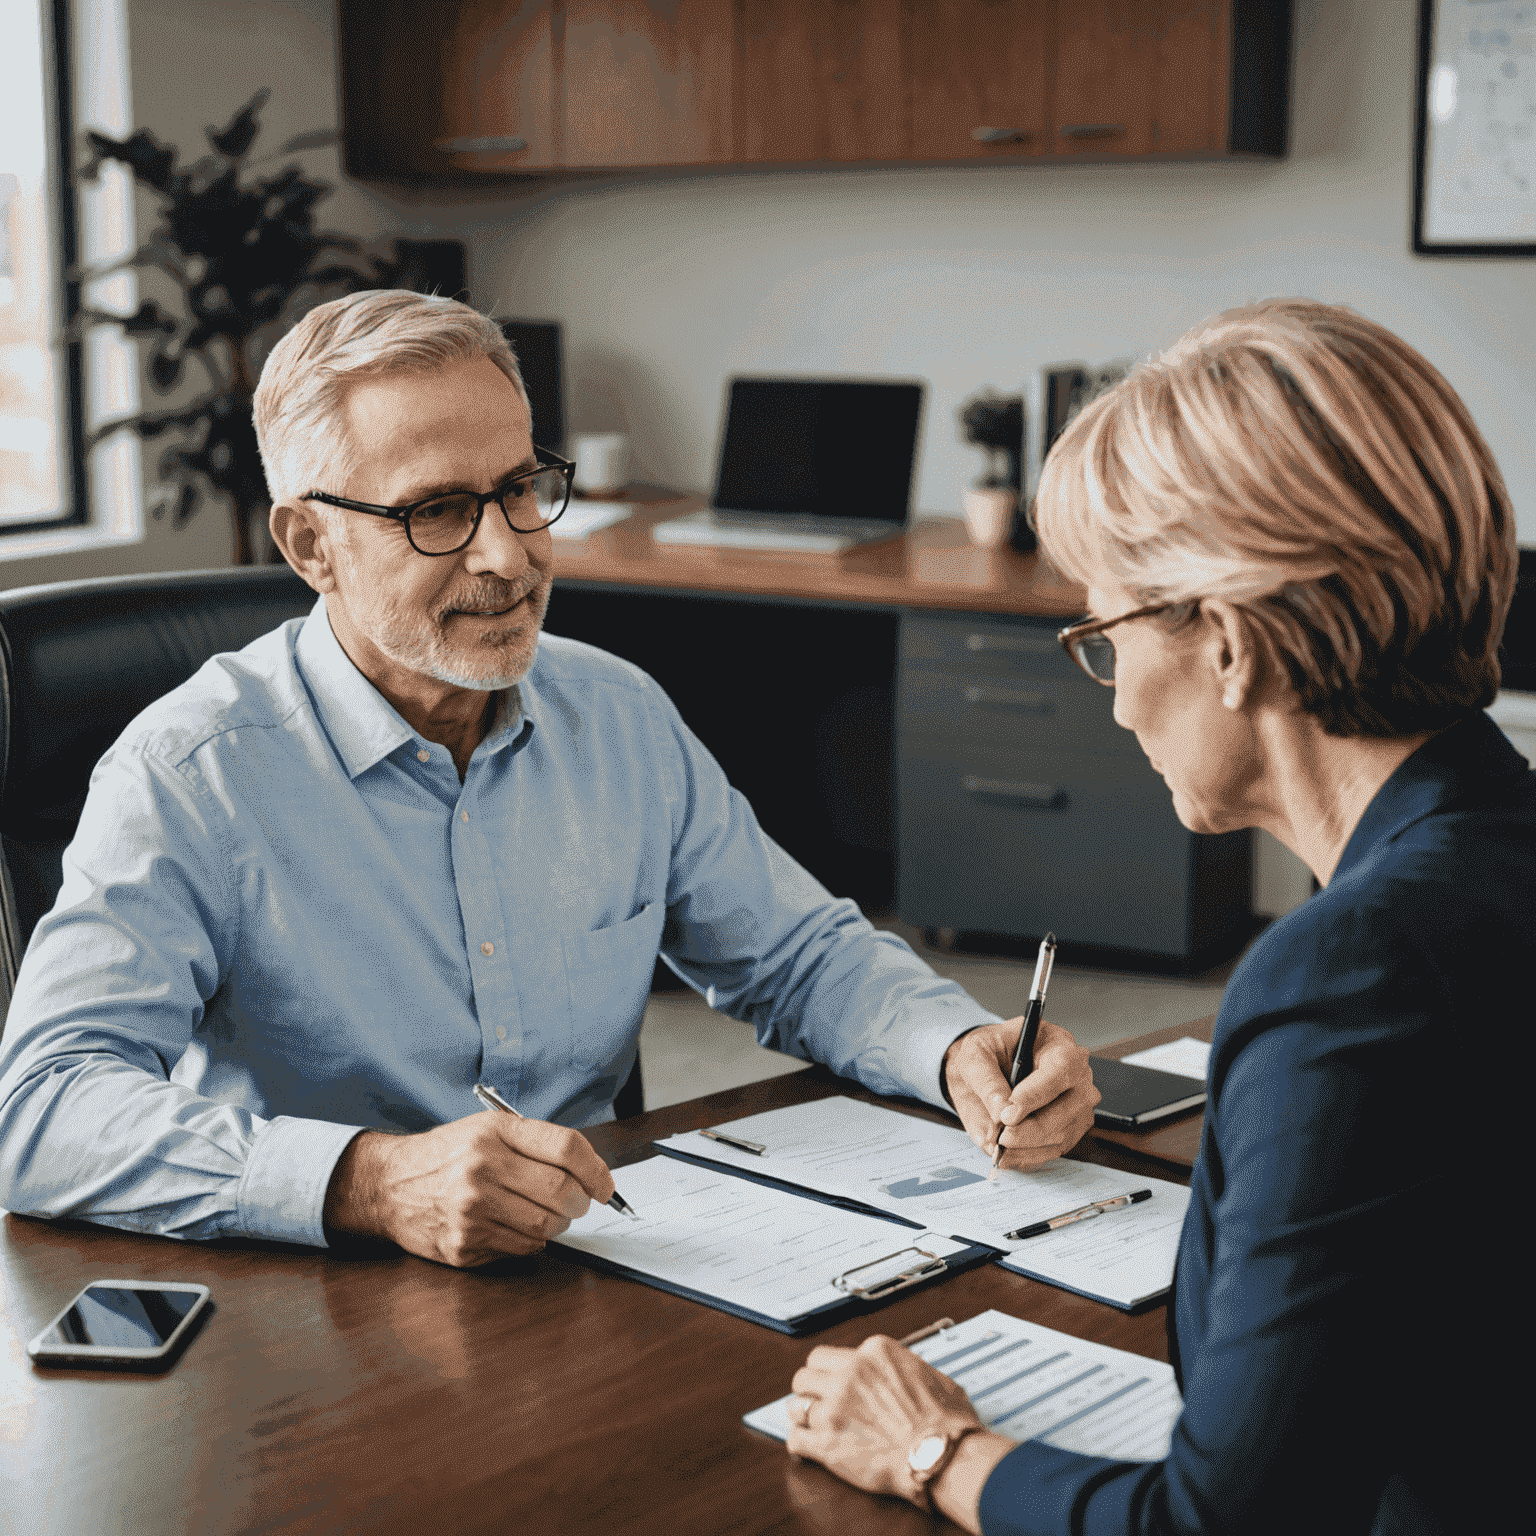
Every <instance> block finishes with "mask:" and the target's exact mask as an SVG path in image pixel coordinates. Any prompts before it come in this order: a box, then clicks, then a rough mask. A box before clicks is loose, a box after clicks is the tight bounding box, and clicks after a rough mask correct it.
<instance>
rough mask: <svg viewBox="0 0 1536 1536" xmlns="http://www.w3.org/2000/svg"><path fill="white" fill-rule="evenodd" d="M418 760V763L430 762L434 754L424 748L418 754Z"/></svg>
mask: <svg viewBox="0 0 1536 1536" xmlns="http://www.w3.org/2000/svg"><path fill="white" fill-rule="evenodd" d="M416 761H417V762H418V763H430V762H431V761H432V754H431V753H430V752H428V751H427V750H426V749H425V748H423V749H422V750H421V751H420V752H418V753H417V754H416Z"/></svg>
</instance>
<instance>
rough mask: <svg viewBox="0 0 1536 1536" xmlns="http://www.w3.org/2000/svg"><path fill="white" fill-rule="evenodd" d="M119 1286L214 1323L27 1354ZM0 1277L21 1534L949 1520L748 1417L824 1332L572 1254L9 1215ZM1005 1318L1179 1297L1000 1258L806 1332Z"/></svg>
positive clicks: (810, 1079)
mask: <svg viewBox="0 0 1536 1536" xmlns="http://www.w3.org/2000/svg"><path fill="white" fill-rule="evenodd" d="M831 1093H846V1094H850V1095H852V1096H853V1097H856V1098H864V1099H869V1098H871V1097H872V1096H871V1095H869V1094H866V1093H865V1092H864V1091H863V1090H862V1089H860V1088H858V1087H856V1086H855V1085H852V1084H849V1083H846V1082H843V1081H840V1080H839V1079H837V1078H834V1077H833V1076H832V1075H831V1074H830V1073H828V1072H827V1071H825V1069H822V1068H815V1069H813V1070H811V1071H808V1072H802V1073H797V1074H794V1075H792V1076H789V1077H780V1078H775V1079H772V1080H770V1081H768V1082H765V1083H759V1084H755V1085H753V1086H751V1087H749V1088H743V1089H736V1090H732V1091H731V1092H728V1093H720V1094H715V1095H713V1096H711V1097H710V1098H706V1099H699V1100H695V1101H694V1102H692V1103H689V1104H681V1105H675V1106H673V1107H671V1108H668V1109H663V1110H657V1111H654V1112H653V1113H651V1114H648V1115H643V1116H637V1117H636V1118H634V1119H632V1120H627V1121H623V1122H620V1123H616V1124H614V1125H610V1126H604V1127H601V1128H599V1129H597V1130H595V1131H594V1132H592V1140H593V1143H594V1144H595V1145H596V1147H597V1149H598V1151H599V1152H601V1153H602V1155H603V1156H604V1157H605V1158H607V1159H608V1161H609V1162H610V1164H613V1165H615V1166H618V1165H622V1164H624V1163H627V1162H633V1161H636V1160H637V1159H639V1158H642V1157H644V1156H646V1155H648V1153H649V1151H650V1145H649V1144H650V1142H651V1140H652V1139H653V1138H655V1137H658V1136H666V1135H671V1134H673V1133H675V1132H678V1131H682V1130H686V1129H692V1128H697V1127H699V1126H702V1125H710V1124H718V1123H719V1122H720V1121H722V1120H726V1119H730V1118H733V1117H735V1116H739V1115H745V1114H752V1113H755V1112H757V1111H760V1110H764V1109H771V1108H776V1107H778V1106H780V1105H783V1104H788V1103H795V1102H800V1101H803V1100H806V1099H811V1098H819V1097H823V1096H825V1095H827V1094H831ZM923 1112H924V1113H927V1114H932V1113H933V1112H932V1111H923ZM935 1118H940V1117H938V1116H935ZM1083 1150H1084V1152H1085V1154H1086V1155H1087V1156H1088V1157H1089V1158H1091V1159H1092V1160H1094V1161H1101V1162H1111V1163H1116V1164H1117V1165H1118V1163H1119V1155H1118V1154H1119V1149H1117V1148H1115V1147H1113V1146H1109V1145H1104V1146H1100V1145H1099V1144H1097V1143H1096V1142H1093V1141H1092V1139H1091V1138H1090V1141H1089V1142H1088V1143H1087V1144H1085V1147H1084V1149H1083ZM109 1276H110V1277H121V1278H129V1279H146V1280H149V1279H180V1280H199V1281H203V1282H205V1283H206V1284H208V1285H209V1286H210V1287H211V1288H212V1290H213V1296H214V1302H215V1308H216V1309H215V1311H214V1312H213V1314H212V1315H211V1317H210V1318H209V1320H208V1322H207V1323H206V1325H205V1326H204V1328H203V1329H202V1332H201V1333H200V1335H199V1336H198V1337H196V1338H194V1339H193V1341H192V1343H191V1345H190V1347H189V1348H188V1350H187V1352H186V1354H185V1355H184V1356H183V1358H182V1359H181V1360H180V1361H179V1362H178V1363H177V1364H176V1365H175V1366H174V1368H173V1369H172V1370H170V1371H169V1372H168V1373H166V1374H164V1375H163V1376H158V1377H155V1376H133V1375H123V1374H118V1373H113V1372H86V1371H53V1370H38V1369H35V1368H34V1367H32V1366H31V1364H30V1363H29V1362H28V1360H27V1358H26V1355H25V1353H24V1351H25V1348H26V1344H27V1341H28V1340H29V1339H30V1338H31V1337H32V1336H33V1335H34V1334H35V1333H36V1332H37V1330H38V1329H39V1328H41V1327H42V1326H43V1325H44V1324H45V1323H46V1322H47V1321H48V1320H49V1318H50V1317H52V1316H53V1314H54V1313H55V1312H56V1311H58V1309H59V1308H60V1307H62V1306H63V1305H64V1303H65V1302H66V1301H68V1300H69V1299H70V1297H71V1296H73V1295H74V1294H75V1292H76V1291H77V1290H78V1289H79V1288H80V1287H81V1286H82V1285H83V1284H85V1283H86V1282H88V1281H90V1280H92V1279H101V1278H105V1277H109ZM0 1285H3V1294H4V1297H5V1304H4V1309H5V1315H4V1320H3V1327H0V1339H3V1345H4V1350H3V1358H4V1364H3V1366H0V1422H3V1423H4V1426H5V1428H4V1432H3V1433H0V1489H3V1492H0V1511H3V1514H4V1516H5V1517H6V1518H4V1519H0V1528H3V1529H5V1530H7V1531H9V1530H15V1531H17V1532H25V1533H27V1536H44V1533H50V1536H52V1533H57V1536H96V1533H106V1532H109V1531H110V1532H113V1533H120V1536H140V1533H144V1536H151V1533H152V1536H161V1533H165V1532H181V1531H187V1532H192V1531H195V1532H197V1533H199V1536H205V1533H206V1536H215V1533H225V1532H235V1531H240V1532H247V1531H284V1532H315V1533H325V1536H332V1533H341V1532H357V1533H359V1536H361V1533H365V1532H366V1533H369V1536H376V1533H390V1532H401V1533H404V1532H411V1533H419V1532H424V1531H431V1532H438V1531H445V1532H447V1531H451V1532H476V1531H486V1532H496V1533H498V1536H500V1533H502V1532H505V1531H507V1530H513V1531H528V1532H544V1531H556V1530H558V1531H560V1532H561V1533H580V1532H593V1533H601V1536H618V1533H623V1532H636V1533H638V1532H655V1531H669V1532H675V1533H677V1536H694V1533H711V1536H712V1533H715V1532H726V1531H729V1532H731V1533H733V1536H750V1533H755V1532H764V1533H766V1532H774V1533H788V1532H806V1533H824V1536H832V1533H835V1536H862V1533H866V1532H867V1533H869V1536H875V1533H877V1532H878V1533H881V1536H888V1533H893V1532H894V1533H900V1532H917V1531H927V1530H931V1529H934V1526H932V1525H930V1523H929V1522H928V1520H927V1519H926V1517H925V1516H923V1515H920V1514H919V1513H918V1512H917V1511H915V1510H913V1509H911V1508H910V1507H908V1506H906V1505H904V1504H897V1503H894V1502H890V1501H885V1500H877V1499H873V1498H870V1497H868V1496H867V1495H865V1494H862V1493H858V1492H856V1491H854V1490H853V1489H850V1488H848V1487H846V1486H844V1485H843V1484H841V1483H839V1482H838V1481H837V1480H836V1479H835V1478H833V1477H832V1476H831V1475H830V1474H828V1473H826V1472H824V1471H823V1470H822V1469H821V1468H819V1467H816V1466H812V1465H804V1464H797V1463H794V1462H791V1461H790V1460H789V1458H788V1457H787V1456H786V1455H785V1453H784V1450H783V1448H782V1447H781V1446H779V1445H777V1444H774V1443H773V1442H770V1441H768V1440H765V1439H763V1438H761V1437H760V1436H758V1435H756V1434H754V1433H753V1432H751V1431H750V1430H748V1429H746V1428H744V1427H743V1425H742V1424H741V1422H740V1421H741V1415H742V1414H743V1413H744V1412H746V1411H747V1410H748V1409H750V1408H755V1407H757V1406H758V1405H760V1404H762V1403H764V1402H767V1401H768V1400H769V1399H770V1398H772V1397H775V1396H777V1395H779V1394H780V1393H782V1392H784V1391H786V1390H787V1389H788V1385H789V1380H790V1377H791V1375H792V1374H793V1373H794V1371H795V1369H796V1367H797V1366H798V1365H799V1364H800V1362H801V1361H802V1360H803V1359H804V1358H805V1355H806V1352H807V1350H808V1349H809V1348H810V1344H809V1343H808V1342H806V1341H804V1340H795V1339H788V1338H785V1337H783V1336H782V1335H780V1334H776V1333H773V1332H771V1331H770V1330H768V1329H766V1328H760V1327H757V1326H755V1325H754V1324H751V1323H747V1322H743V1321H741V1320H739V1319H737V1318H733V1317H729V1316H727V1315H726V1314H724V1313H721V1312H715V1311H712V1310H710V1309H709V1308H707V1307H703V1306H699V1305H697V1304H695V1303H692V1302H688V1301H684V1300H682V1299H681V1298H679V1297H674V1296H668V1295H665V1294H663V1293H661V1292H659V1291H653V1290H651V1289H649V1288H648V1287H646V1286H643V1285H640V1284H638V1283H636V1282H633V1281H626V1280H620V1279H615V1278H612V1277H609V1276H605V1275H599V1274H597V1273H595V1272H593V1271H592V1270H589V1269H585V1268H583V1267H581V1266H580V1265H579V1264H577V1263H575V1262H573V1261H572V1260H570V1259H568V1258H566V1257H565V1256H564V1255H563V1254H561V1253H560V1251H559V1250H558V1249H551V1250H549V1251H548V1252H547V1253H545V1254H544V1255H542V1256H540V1257H538V1258H536V1259H532V1260H527V1261H509V1262H507V1263H504V1264H502V1265H499V1266H495V1267H493V1268H491V1269H487V1270H480V1271H476V1272H470V1273H465V1272H462V1271H458V1270H452V1269H446V1268H443V1267H441V1266H438V1265H435V1264H430V1263H427V1262H426V1261H424V1260H421V1259H414V1258H409V1257H406V1256H403V1255H401V1254H399V1253H397V1252H395V1251H393V1250H391V1251H390V1252H388V1253H382V1254H380V1253H375V1254H367V1255H358V1254H352V1255H343V1254H340V1253H319V1252H316V1251H314V1250H311V1249H299V1248H289V1247H283V1246H279V1245H274V1244H256V1243H243V1244H242V1243H223V1244H213V1245H202V1244H199V1245H195V1246H193V1245H181V1244H178V1243H174V1242H170V1241H167V1240H164V1239H159V1238H148V1237H138V1236H134V1235H131V1234H126V1233H118V1232H111V1231H108V1230H106V1229H103V1228H97V1227H90V1226H85V1225H81V1224H51V1223H44V1222H38V1221H29V1220H27V1219H25V1218H22V1217H17V1216H8V1217H6V1218H5V1221H4V1230H3V1234H0ZM988 1307H998V1308H1001V1309H1003V1310H1005V1311H1008V1312H1011V1313H1014V1314H1017V1315H1019V1316H1023V1317H1027V1318H1030V1319H1032V1320H1034V1321H1036V1322H1039V1323H1042V1324H1045V1325H1047V1326H1049V1327H1052V1328H1059V1329H1062V1330H1063V1331H1065V1332H1068V1333H1072V1334H1074V1335H1077V1336H1079V1337H1081V1338H1088V1339H1097V1340H1100V1341H1101V1342H1103V1343H1106V1344H1113V1345H1117V1346H1118V1347H1120V1348H1122V1349H1129V1350H1134V1351H1136V1352H1138V1353H1140V1354H1143V1355H1147V1356H1150V1357H1151V1358H1153V1359H1159V1360H1161V1359H1166V1358H1167V1356H1166V1352H1165V1342H1164V1332H1163V1330H1164V1315H1163V1314H1164V1309H1163V1308H1161V1307H1158V1308H1155V1309H1153V1310H1152V1311H1150V1312H1146V1313H1143V1314H1142V1315H1140V1316H1137V1317H1127V1316H1125V1315H1124V1314H1123V1313H1120V1312H1117V1311H1115V1310H1114V1309H1113V1308H1111V1307H1107V1306H1102V1305H1100V1304H1099V1303H1096V1302H1091V1301H1086V1300H1084V1299H1082V1298H1080V1297H1077V1296H1073V1295H1070V1294H1069V1293H1068V1292H1066V1291H1059V1290H1054V1289H1052V1288H1051V1287H1049V1286H1045V1285H1041V1284H1039V1283H1038V1282H1035V1281H1032V1280H1027V1279H1025V1278H1024V1277H1023V1276H1021V1275H1014V1274H1010V1273H1009V1272H1008V1271H1006V1270H1004V1269H1002V1268H1000V1267H999V1266H997V1265H987V1266H984V1267H983V1268H981V1269H977V1270H973V1271H970V1272H968V1273H966V1274H963V1275H957V1276H954V1277H952V1278H950V1279H948V1280H946V1281H944V1282H942V1283H940V1284H939V1285H937V1286H933V1287H930V1288H928V1289H926V1290H924V1291H919V1292H917V1293H914V1294H911V1295H908V1296H904V1297H901V1298H899V1299H897V1300H896V1301H894V1302H893V1303H892V1304H891V1305H889V1306H887V1307H885V1308H883V1309H880V1310H879V1311H878V1312H877V1313H874V1314H871V1315H870V1316H869V1317H868V1318H867V1319H866V1320H860V1321H851V1322H846V1323H843V1324H840V1325H838V1326H837V1327H835V1328H831V1329H828V1330H826V1331H825V1332H824V1333H821V1334H819V1335H817V1336H816V1339H817V1341H821V1342H829V1343H837V1344H853V1343H857V1342H858V1341H859V1340H860V1339H862V1338H864V1337H866V1336H867V1335H868V1334H869V1333H872V1332H876V1331H881V1332H886V1333H890V1334H893V1335H897V1336H899V1335H901V1334H903V1333H906V1332H908V1331H910V1330H912V1329H914V1328H919V1327H922V1326H923V1325H925V1324H926V1323H928V1322H931V1321H932V1320H933V1319H934V1318H937V1317H940V1316H944V1315H948V1316H950V1317H953V1318H955V1319H956V1320H961V1319H964V1318H967V1317H971V1316H974V1315H975V1314H976V1313H977V1312H980V1311H982V1310H984V1309H986V1308H988ZM7 1520H8V1522H9V1523H7Z"/></svg>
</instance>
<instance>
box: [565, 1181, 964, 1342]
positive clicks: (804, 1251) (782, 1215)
mask: <svg viewBox="0 0 1536 1536" xmlns="http://www.w3.org/2000/svg"><path fill="white" fill-rule="evenodd" d="M618 1178H619V1183H620V1185H621V1187H622V1189H623V1193H624V1198H625V1199H626V1200H628V1201H629V1203H630V1204H631V1205H632V1206H633V1207H634V1208H635V1210H636V1211H637V1212H638V1214H639V1219H638V1220H636V1219H635V1217H632V1216H625V1215H621V1214H620V1213H618V1212H616V1211H613V1210H610V1209H609V1208H608V1207H607V1206H605V1205H594V1206H593V1207H592V1208H591V1209H590V1210H589V1211H588V1212H587V1214H586V1215H585V1216H583V1217H581V1218H580V1219H579V1220H577V1221H573V1222H572V1223H571V1225H570V1227H569V1229H568V1230H567V1231H565V1232H563V1233H562V1234H561V1235H560V1236H559V1237H556V1238H553V1239H551V1241H553V1242H555V1243H558V1244H560V1245H561V1246H563V1247H566V1248H574V1249H577V1250H578V1251H580V1252H582V1253H585V1254H587V1255H589V1256H591V1257H592V1258H594V1259H597V1260H599V1261H601V1262H603V1263H604V1264H607V1265H610V1266H615V1267H617V1268H619V1269H621V1270H622V1271H623V1272H624V1273H626V1274H628V1275H630V1276H632V1277H633V1278H636V1279H643V1280H646V1281H647V1282H649V1283H651V1284H655V1285H658V1286H660V1287H661V1288H662V1289H665V1290H672V1291H677V1292H680V1293H682V1294H685V1295H688V1296H690V1297H692V1298H694V1299H695V1300H700V1301H705V1302H710V1303H715V1304H723V1305H724V1306H725V1308H726V1309H727V1310H732V1311H736V1312H738V1313H742V1314H747V1315H750V1316H751V1317H752V1318H753V1320H754V1321H759V1322H763V1321H768V1322H769V1323H770V1325H773V1324H780V1325H793V1324H795V1323H796V1322H797V1321H799V1320H802V1319H805V1318H807V1317H809V1316H811V1315H812V1314H815V1313H818V1312H821V1311H824V1310H825V1309H828V1308H837V1307H846V1306H848V1305H850V1296H849V1293H848V1291H847V1290H845V1289H843V1288H841V1287H839V1286H838V1285H837V1284H836V1280H837V1278H838V1277H839V1276H845V1275H847V1273H848V1272H849V1271H850V1270H861V1269H862V1270H863V1271H864V1272H863V1273H862V1274H861V1275H859V1276H857V1277H856V1279H857V1283H859V1284H862V1285H868V1284H870V1283H871V1282H872V1281H876V1280H884V1279H886V1278H887V1277H888V1275H889V1277H890V1278H894V1277H895V1276H896V1275H897V1274H898V1273H900V1272H902V1271H904V1270H910V1269H913V1268H921V1267H923V1265H924V1263H925V1260H924V1255H925V1254H931V1255H933V1256H935V1257H937V1258H941V1259H945V1260H948V1261H955V1262H957V1263H958V1262H960V1261H970V1262H975V1261H976V1259H978V1258H979V1259H981V1260H985V1259H989V1258H991V1257H992V1255H991V1254H990V1253H986V1252H985V1251H978V1250H976V1249H975V1248H974V1245H971V1244H967V1243H965V1242H956V1241H954V1240H953V1239H951V1238H947V1237H941V1236H939V1235H938V1234H937V1233H933V1232H914V1231H913V1230H912V1229H911V1228H909V1227H904V1226H900V1225H898V1224H897V1223H896V1222H892V1221H886V1220H883V1219H882V1218H881V1217H879V1216H864V1215H860V1214H859V1213H858V1212H857V1211H847V1210H843V1209H841V1208H840V1207H838V1206H834V1205H826V1204H823V1203H821V1202H820V1201H816V1200H808V1199H806V1198H805V1197H804V1196H803V1195H795V1194H790V1193H787V1192H786V1191H784V1190H781V1189H774V1188H771V1187H770V1186H768V1185H764V1184H758V1183H754V1182H753V1181H751V1180H750V1179H742V1178H737V1177H735V1176H734V1175H733V1174H731V1173H728V1172H726V1171H725V1170H723V1169H709V1168H700V1167H697V1166H695V1165H693V1164H690V1163H685V1162H681V1161H679V1160H678V1159H677V1158H671V1157H652V1158H648V1159H647V1160H646V1161H645V1162H643V1163H633V1164H631V1165H630V1166H628V1167H626V1168H621V1169H620V1170H619V1174H618ZM866 1266H871V1267H869V1268H866ZM936 1273H938V1272H937V1271H936ZM786 1331H788V1330H786Z"/></svg>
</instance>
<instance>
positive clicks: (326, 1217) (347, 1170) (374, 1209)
mask: <svg viewBox="0 0 1536 1536" xmlns="http://www.w3.org/2000/svg"><path fill="white" fill-rule="evenodd" d="M390 1140H391V1138H390V1137H389V1136H387V1135H385V1133H384V1132H383V1131H364V1132H362V1134H361V1135H359V1136H356V1137H354V1138H353V1139H352V1141H351V1142H349V1143H348V1145H347V1150H346V1151H345V1152H343V1153H342V1154H341V1156H340V1157H339V1158H337V1160H336V1167H335V1170H334V1171H333V1172H332V1174H331V1182H330V1183H329V1184H328V1185H327V1186H326V1191H325V1206H324V1208H323V1210H322V1213H321V1220H322V1221H323V1222H324V1224H325V1229H326V1231H327V1232H338V1233H340V1232H344V1233H346V1234H347V1235H348V1236H351V1237H386V1236H388V1233H387V1231H386V1230H385V1224H384V1218H383V1211H382V1209H381V1206H380V1200H379V1183H380V1180H379V1175H380V1172H381V1170H382V1168H383V1161H384V1154H385V1153H386V1152H387V1151H388V1143H389V1142H390Z"/></svg>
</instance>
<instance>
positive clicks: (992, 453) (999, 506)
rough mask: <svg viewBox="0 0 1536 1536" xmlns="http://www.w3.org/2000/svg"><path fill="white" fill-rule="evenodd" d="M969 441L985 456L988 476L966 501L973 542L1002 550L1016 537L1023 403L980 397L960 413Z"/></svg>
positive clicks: (970, 489)
mask: <svg viewBox="0 0 1536 1536" xmlns="http://www.w3.org/2000/svg"><path fill="white" fill-rule="evenodd" d="M960 424H961V426H962V427H963V428H964V431H965V440H966V442H968V443H975V444H976V445H977V446H978V447H980V448H982V449H983V450H984V451H985V452H986V456H987V463H986V470H985V472H984V473H983V475H982V477H981V478H980V479H979V480H977V481H976V483H975V484H974V485H971V486H967V487H966V491H965V498H964V503H963V505H964V510H965V525H966V527H967V529H969V531H970V535H971V542H972V543H973V544H977V545H979V546H980V547H981V548H983V549H998V548H1000V547H1001V546H1002V545H1004V544H1006V543H1007V542H1008V540H1009V537H1010V535H1011V534H1012V532H1013V526H1014V513H1015V512H1016V511H1017V509H1018V506H1019V497H1020V495H1021V493H1022V491H1023V484H1024V482H1023V460H1024V401H1023V398H1022V397H1021V396H1019V395H994V394H984V395H978V396H977V397H976V398H975V399H974V400H969V401H967V402H966V404H965V406H964V408H963V409H962V410H961V412H960Z"/></svg>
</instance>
